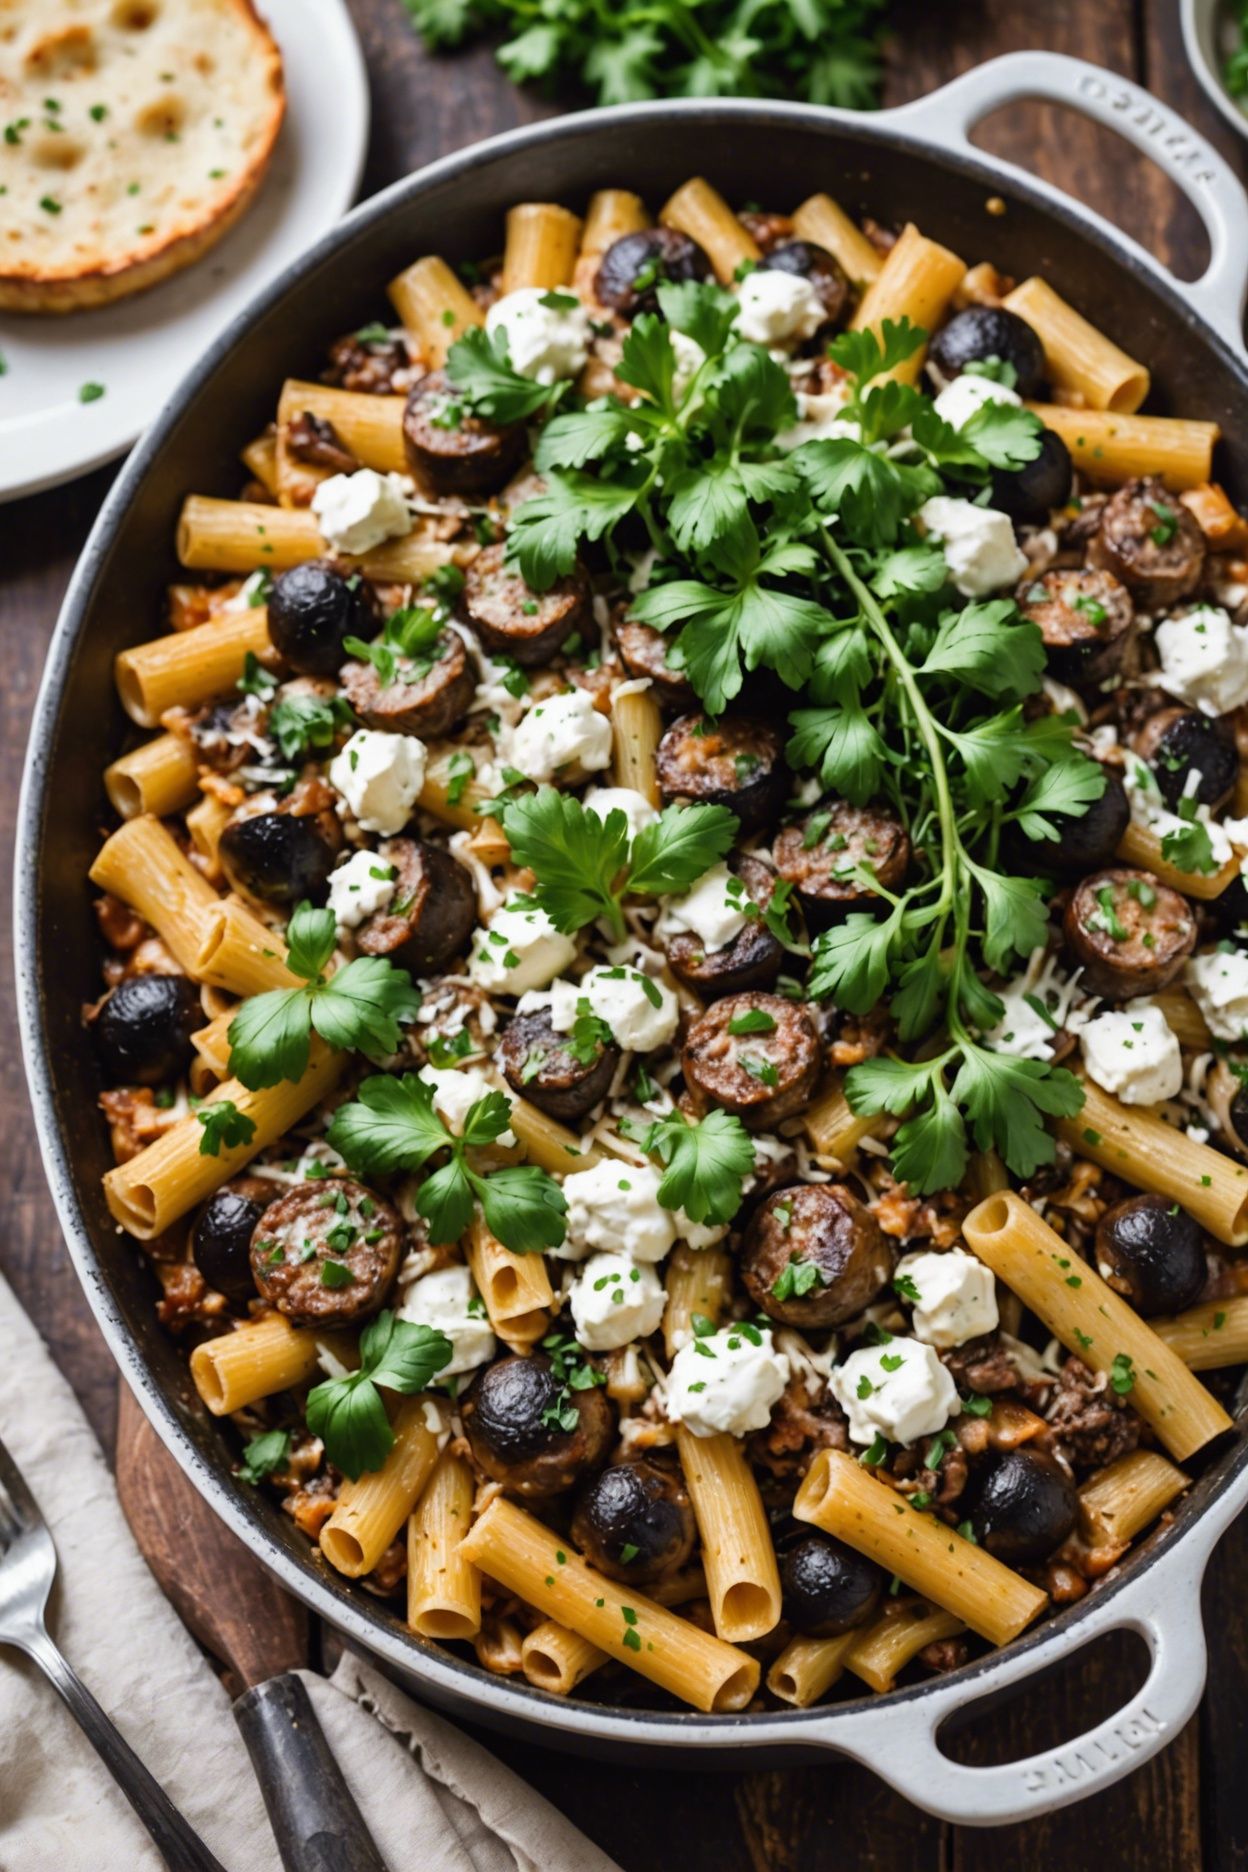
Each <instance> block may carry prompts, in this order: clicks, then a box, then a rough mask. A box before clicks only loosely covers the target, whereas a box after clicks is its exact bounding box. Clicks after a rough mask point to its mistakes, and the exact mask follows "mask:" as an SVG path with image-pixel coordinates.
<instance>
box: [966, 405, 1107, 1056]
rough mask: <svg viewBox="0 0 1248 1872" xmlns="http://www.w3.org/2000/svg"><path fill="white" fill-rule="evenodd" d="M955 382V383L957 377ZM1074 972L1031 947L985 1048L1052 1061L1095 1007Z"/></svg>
mask: <svg viewBox="0 0 1248 1872" xmlns="http://www.w3.org/2000/svg"><path fill="white" fill-rule="evenodd" d="M954 381H955V382H957V381H959V380H958V379H956V378H955V380H954ZM1081 973H1082V970H1080V969H1076V970H1075V972H1074V974H1073V975H1071V976H1070V977H1069V978H1067V977H1066V976H1065V975H1063V973H1062V971H1061V969H1060V968H1059V967H1058V965H1057V957H1056V956H1051V955H1049V954H1048V953H1047V951H1046V950H1045V949H1043V948H1040V949H1033V950H1032V952H1031V954H1030V956H1029V957H1028V958H1027V967H1026V969H1025V970H1024V971H1023V973H1022V974H1021V975H1016V976H1015V977H1014V980H1013V981H1011V982H1008V983H1007V984H1006V986H1005V987H1004V988H997V989H994V990H993V992H994V993H995V995H996V996H997V999H998V1000H999V1001H1000V1002H1001V1004H1002V1006H1003V1007H1004V1009H1005V1012H1004V1014H1003V1015H1002V1016H1001V1019H1000V1020H999V1021H998V1022H997V1024H996V1026H995V1027H993V1028H992V1029H991V1030H990V1031H989V1032H988V1033H986V1034H985V1035H984V1036H983V1039H984V1045H985V1046H990V1047H991V1048H992V1050H993V1052H994V1053H1009V1054H1011V1055H1012V1056H1013V1057H1014V1058H1015V1059H1031V1060H1050V1059H1052V1058H1053V1053H1054V1045H1055V1042H1056V1040H1057V1037H1058V1035H1059V1033H1060V1032H1061V1030H1062V1029H1063V1028H1065V1029H1066V1031H1067V1032H1068V1033H1072V1034H1077V1033H1079V1032H1081V1031H1082V1029H1083V1028H1084V1027H1085V1026H1086V1025H1087V1023H1088V1021H1089V1020H1090V1019H1091V1017H1092V1010H1093V1008H1094V1007H1095V1006H1096V1000H1095V998H1093V999H1090V1000H1084V1001H1082V1002H1081V1003H1080V1005H1079V1006H1077V1007H1076V1005H1075V1003H1076V1000H1077V998H1078V994H1079V977H1080V975H1081Z"/></svg>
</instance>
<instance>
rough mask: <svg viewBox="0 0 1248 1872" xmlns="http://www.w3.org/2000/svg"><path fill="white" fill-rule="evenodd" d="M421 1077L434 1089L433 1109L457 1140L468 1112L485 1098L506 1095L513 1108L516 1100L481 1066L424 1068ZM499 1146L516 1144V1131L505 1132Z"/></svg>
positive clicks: (499, 1140) (500, 1138)
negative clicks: (495, 1094) (499, 1094)
mask: <svg viewBox="0 0 1248 1872" xmlns="http://www.w3.org/2000/svg"><path fill="white" fill-rule="evenodd" d="M419 1077H420V1078H421V1079H422V1080H423V1081H424V1083H425V1084H426V1085H427V1086H431V1087H432V1089H433V1109H434V1111H436V1112H437V1114H438V1116H439V1118H441V1119H442V1121H443V1123H444V1124H445V1125H446V1126H447V1128H448V1129H449V1130H450V1132H451V1134H452V1136H453V1137H462V1136H463V1134H464V1121H465V1119H466V1118H467V1116H468V1113H469V1112H470V1111H471V1110H472V1108H473V1106H474V1105H476V1104H477V1103H478V1102H479V1101H480V1100H481V1099H483V1098H488V1097H489V1095H490V1093H491V1092H502V1096H503V1097H504V1098H505V1099H506V1100H507V1105H508V1109H510V1107H511V1104H512V1100H511V1096H510V1094H509V1093H507V1092H503V1090H502V1087H501V1086H500V1085H499V1084H498V1083H497V1081H496V1080H494V1079H492V1078H491V1077H490V1075H489V1074H488V1073H487V1072H485V1071H484V1070H483V1069H482V1068H481V1067H480V1066H448V1067H445V1068H440V1067H437V1066H422V1067H421V1069H420V1073H419ZM497 1141H498V1143H500V1144H504V1145H508V1144H514V1143H515V1141H516V1137H515V1133H514V1131H511V1130H510V1129H508V1130H506V1131H504V1132H502V1134H501V1135H500V1136H499V1138H498V1140H497Z"/></svg>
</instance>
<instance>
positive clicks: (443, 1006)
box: [403, 975, 498, 1070]
mask: <svg viewBox="0 0 1248 1872" xmlns="http://www.w3.org/2000/svg"><path fill="white" fill-rule="evenodd" d="M497 1027H498V1016H497V1015H496V1014H495V1012H494V1005H493V1003H492V1002H491V1000H490V997H489V995H488V994H486V992H485V990H484V989H483V988H478V987H477V986H476V985H475V983H473V982H470V981H469V980H468V978H467V976H466V975H440V976H439V977H438V978H437V980H436V981H431V982H429V983H428V984H427V985H426V986H425V987H424V988H422V990H421V1000H420V1012H419V1014H418V1015H417V1016H416V1019H415V1021H414V1022H413V1024H412V1025H411V1026H410V1027H407V1028H405V1029H404V1031H403V1042H404V1048H405V1052H406V1053H407V1054H410V1056H411V1058H412V1059H414V1060H415V1062H416V1064H417V1065H418V1066H436V1067H438V1069H439V1070H442V1069H443V1068H445V1067H447V1066H462V1065H463V1064H464V1063H465V1061H467V1060H477V1059H485V1058H486V1056H487V1055H488V1054H489V1053H490V1052H491V1051H492V1036H493V1034H494V1033H495V1032H496V1030H497Z"/></svg>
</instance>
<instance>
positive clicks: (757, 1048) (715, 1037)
mask: <svg viewBox="0 0 1248 1872" xmlns="http://www.w3.org/2000/svg"><path fill="white" fill-rule="evenodd" d="M764 1023H770V1024H769V1025H764ZM822 1063H823V1047H822V1045H821V1043H820V1039H819V1029H818V1028H817V1027H816V1025H815V1022H814V1019H813V1017H812V1016H811V1014H810V1013H809V1012H808V1010H807V1009H806V1008H804V1007H802V1006H800V1005H799V1004H798V1003H796V1002H793V1001H786V1000H785V999H784V997H783V996H782V995H773V994H760V993H757V992H751V993H749V994H735V995H725V997H724V999H723V1000H722V1001H716V1002H715V1004H714V1006H712V1007H709V1008H708V1009H707V1010H706V1013H705V1014H703V1015H701V1016H700V1017H699V1018H698V1019H697V1020H696V1021H695V1022H694V1024H693V1026H692V1027H691V1028H690V1029H689V1034H688V1037H687V1039H686V1041H685V1050H684V1053H683V1054H682V1056H681V1065H682V1068H683V1070H684V1075H685V1085H686V1087H687V1088H688V1091H689V1095H690V1097H691V1098H692V1100H693V1102H694V1104H695V1105H696V1107H697V1108H698V1110H699V1111H700V1112H701V1111H705V1110H706V1109H707V1107H708V1106H711V1105H720V1106H722V1107H723V1108H724V1110H725V1111H730V1112H735V1113H736V1115H737V1116H738V1117H739V1118H740V1119H741V1122H742V1123H743V1124H745V1125H748V1126H749V1127H750V1129H751V1130H754V1131H759V1130H770V1129H773V1128H774V1127H775V1126H776V1125H778V1124H779V1123H780V1122H781V1121H782V1120H783V1119H785V1118H791V1117H792V1116H793V1114H794V1112H798V1111H800V1110H801V1109H802V1106H803V1105H805V1103H806V1101H807V1099H808V1098H809V1097H810V1095H811V1093H812V1092H813V1091H814V1089H815V1085H816V1082H817V1081H818V1078H819V1070H820V1067H821V1065H822Z"/></svg>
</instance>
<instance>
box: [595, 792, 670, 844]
mask: <svg viewBox="0 0 1248 1872" xmlns="http://www.w3.org/2000/svg"><path fill="white" fill-rule="evenodd" d="M581 805H582V806H584V807H585V809H586V811H587V812H592V813H596V814H597V816H598V817H599V819H601V820H602V822H603V824H604V825H605V824H606V822H607V815H608V814H609V813H613V812H622V813H623V815H624V817H625V818H626V819H627V820H628V836H629V837H630V838H636V837H637V834H638V833H639V832H644V831H645V829H646V827H647V826H649V825H653V824H654V822H655V820H656V819H657V818H658V816H659V815H658V812H657V810H656V809H655V807H653V806H652V805H651V804H650V802H649V800H648V799H647V798H646V796H645V794H644V793H639V792H638V791H637V789H636V787H628V786H591V787H589V788H587V789H586V791H585V793H584V795H583V796H582V799H581Z"/></svg>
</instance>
